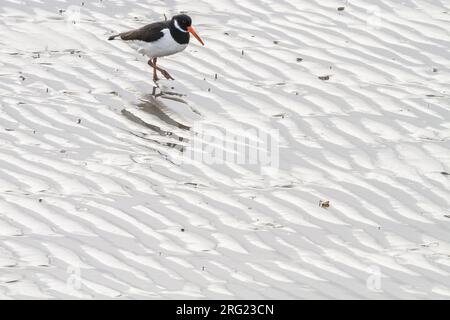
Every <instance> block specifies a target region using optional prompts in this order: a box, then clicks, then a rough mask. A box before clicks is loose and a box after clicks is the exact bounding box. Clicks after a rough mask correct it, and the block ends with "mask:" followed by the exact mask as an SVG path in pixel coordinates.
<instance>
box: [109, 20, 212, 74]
mask: <svg viewBox="0 0 450 320" xmlns="http://www.w3.org/2000/svg"><path fill="white" fill-rule="evenodd" d="M190 34H192V35H193V36H194V37H195V38H196V39H197V40H198V41H199V42H200V43H201V44H202V45H205V44H204V43H203V41H202V39H201V38H200V37H199V36H198V35H197V33H196V32H195V30H194V28H193V27H192V19H191V18H190V17H189V16H187V15H185V14H180V15H176V16H174V17H173V18H172V19H171V20H167V21H160V22H155V23H151V24H148V25H146V26H144V27H142V28H139V29H136V30H131V31H127V32H122V33H119V34H117V35H113V36H111V37H109V39H108V40H114V39H116V38H120V39H121V40H124V41H126V42H127V43H129V44H130V46H131V47H132V48H134V49H136V50H137V51H138V52H139V53H141V54H143V55H146V56H147V57H149V58H150V60H149V61H148V64H149V65H150V66H151V67H152V68H153V81H155V82H156V81H158V80H159V79H158V76H157V74H156V70H159V71H160V72H161V73H162V75H163V76H164V77H165V78H166V79H169V80H173V78H172V76H171V75H170V74H169V73H168V72H167V71H166V70H164V69H162V68H160V67H158V66H157V65H156V60H157V59H158V58H160V57H165V56H170V55H172V54H175V53H178V52H181V51H183V50H184V49H186V47H187V46H188V44H189V38H190Z"/></svg>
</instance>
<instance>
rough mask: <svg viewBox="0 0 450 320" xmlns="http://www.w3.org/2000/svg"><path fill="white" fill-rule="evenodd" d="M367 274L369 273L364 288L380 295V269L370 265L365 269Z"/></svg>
mask: <svg viewBox="0 0 450 320" xmlns="http://www.w3.org/2000/svg"><path fill="white" fill-rule="evenodd" d="M367 272H368V273H369V277H368V278H367V280H366V287H367V289H369V290H370V291H372V292H378V293H381V292H383V290H381V279H382V274H381V269H380V267H379V266H377V265H372V266H370V267H369V268H368V269H367Z"/></svg>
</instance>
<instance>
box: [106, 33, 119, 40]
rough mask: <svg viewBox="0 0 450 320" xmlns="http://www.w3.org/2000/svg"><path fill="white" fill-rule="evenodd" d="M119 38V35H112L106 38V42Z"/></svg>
mask: <svg viewBox="0 0 450 320" xmlns="http://www.w3.org/2000/svg"><path fill="white" fill-rule="evenodd" d="M118 36H119V34H116V35H113V36H111V37H109V38H108V40H114V39H115V38H117V37H118Z"/></svg>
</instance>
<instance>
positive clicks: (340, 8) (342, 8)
mask: <svg viewBox="0 0 450 320" xmlns="http://www.w3.org/2000/svg"><path fill="white" fill-rule="evenodd" d="M337 10H338V11H344V10H345V7H339V8H337Z"/></svg>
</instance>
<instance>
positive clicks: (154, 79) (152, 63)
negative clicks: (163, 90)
mask: <svg viewBox="0 0 450 320" xmlns="http://www.w3.org/2000/svg"><path fill="white" fill-rule="evenodd" d="M148 64H149V65H150V67H152V68H153V82H155V83H156V82H157V81H158V80H159V79H158V75H157V74H156V58H154V59H153V61H152V59H150V60H148Z"/></svg>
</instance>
